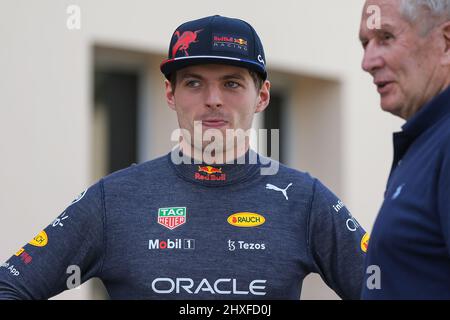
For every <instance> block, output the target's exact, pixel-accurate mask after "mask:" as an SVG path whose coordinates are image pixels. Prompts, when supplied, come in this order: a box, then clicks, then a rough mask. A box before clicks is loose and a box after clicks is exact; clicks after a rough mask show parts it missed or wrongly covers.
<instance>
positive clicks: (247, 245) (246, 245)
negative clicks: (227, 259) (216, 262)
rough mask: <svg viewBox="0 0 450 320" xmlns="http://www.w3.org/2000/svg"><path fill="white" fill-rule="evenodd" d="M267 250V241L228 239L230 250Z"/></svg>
mask: <svg viewBox="0 0 450 320" xmlns="http://www.w3.org/2000/svg"><path fill="white" fill-rule="evenodd" d="M236 249H237V250H266V244H265V243H262V242H261V243H254V242H245V241H240V240H238V241H234V240H228V250H230V251H234V250H236Z"/></svg>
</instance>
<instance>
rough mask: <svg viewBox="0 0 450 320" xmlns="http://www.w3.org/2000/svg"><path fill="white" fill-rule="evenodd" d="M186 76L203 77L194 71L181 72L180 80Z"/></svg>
mask: <svg viewBox="0 0 450 320" xmlns="http://www.w3.org/2000/svg"><path fill="white" fill-rule="evenodd" d="M186 78H196V79H203V77H202V76H201V75H199V74H196V73H182V74H181V75H180V79H181V80H183V79H186Z"/></svg>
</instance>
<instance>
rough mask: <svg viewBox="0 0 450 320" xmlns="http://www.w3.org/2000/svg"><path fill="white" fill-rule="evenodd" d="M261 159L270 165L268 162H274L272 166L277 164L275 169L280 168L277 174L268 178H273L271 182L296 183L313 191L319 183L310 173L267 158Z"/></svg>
mask: <svg viewBox="0 0 450 320" xmlns="http://www.w3.org/2000/svg"><path fill="white" fill-rule="evenodd" d="M261 159H262V160H263V161H262V162H263V163H268V161H270V162H272V166H274V164H275V167H278V170H277V171H276V173H275V172H272V173H275V174H268V176H269V177H271V180H279V181H289V182H292V183H294V182H295V183H296V184H297V185H298V186H302V187H304V188H307V189H312V188H313V187H314V184H315V182H316V181H317V179H316V178H315V177H314V176H312V175H311V174H310V173H309V172H306V171H301V170H299V169H296V168H293V167H290V166H288V165H286V164H283V163H281V162H278V161H276V160H273V159H270V158H267V157H261ZM263 166H264V165H263ZM268 166H269V165H267V167H268ZM268 173H270V171H268Z"/></svg>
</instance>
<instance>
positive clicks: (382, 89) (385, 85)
mask: <svg viewBox="0 0 450 320" xmlns="http://www.w3.org/2000/svg"><path fill="white" fill-rule="evenodd" d="M374 83H375V85H376V86H377V91H378V93H379V94H386V93H387V92H389V90H391V89H392V86H393V83H394V82H393V81H387V80H377V81H374Z"/></svg>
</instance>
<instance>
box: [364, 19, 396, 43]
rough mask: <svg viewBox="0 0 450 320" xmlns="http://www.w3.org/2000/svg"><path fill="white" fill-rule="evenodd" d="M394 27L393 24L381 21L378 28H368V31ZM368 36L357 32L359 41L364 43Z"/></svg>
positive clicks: (380, 30)
mask: <svg viewBox="0 0 450 320" xmlns="http://www.w3.org/2000/svg"><path fill="white" fill-rule="evenodd" d="M393 28H394V26H393V25H391V24H389V23H386V22H385V23H382V24H381V26H380V28H374V29H369V32H370V31H372V32H375V33H379V32H383V31H385V30H392V29H393ZM367 40H368V38H367V37H366V36H364V35H362V34H361V33H360V34H359V41H361V42H362V43H364V42H365V41H367Z"/></svg>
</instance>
